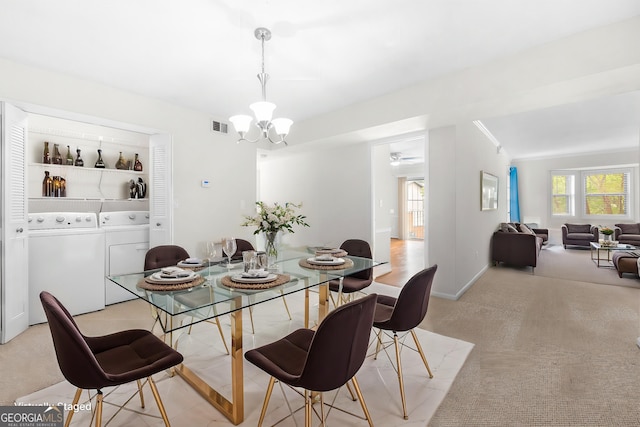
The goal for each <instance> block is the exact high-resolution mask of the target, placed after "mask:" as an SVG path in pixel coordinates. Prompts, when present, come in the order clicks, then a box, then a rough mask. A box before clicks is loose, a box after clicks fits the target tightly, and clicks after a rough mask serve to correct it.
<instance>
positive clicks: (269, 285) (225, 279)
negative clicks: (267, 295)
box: [220, 274, 291, 289]
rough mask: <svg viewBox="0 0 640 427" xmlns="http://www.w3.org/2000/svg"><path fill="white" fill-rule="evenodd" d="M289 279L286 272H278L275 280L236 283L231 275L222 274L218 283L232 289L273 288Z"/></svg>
mask: <svg viewBox="0 0 640 427" xmlns="http://www.w3.org/2000/svg"><path fill="white" fill-rule="evenodd" d="M289 280H291V277H289V275H288V274H278V278H277V279H276V280H273V281H271V282H267V283H238V282H234V281H233V280H232V279H231V276H224V277H223V278H222V279H220V283H222V284H223V285H224V286H226V287H227V288H234V289H269V288H275V287H276V286H280V285H284V284H285V283H287V282H288V281H289Z"/></svg>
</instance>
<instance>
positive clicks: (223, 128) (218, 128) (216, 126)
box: [211, 120, 227, 133]
mask: <svg viewBox="0 0 640 427" xmlns="http://www.w3.org/2000/svg"><path fill="white" fill-rule="evenodd" d="M211 130H212V131H214V132H220V133H227V124H226V123H222V122H216V121H215V120H213V121H212V126H211Z"/></svg>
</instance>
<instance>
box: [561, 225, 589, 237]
mask: <svg viewBox="0 0 640 427" xmlns="http://www.w3.org/2000/svg"><path fill="white" fill-rule="evenodd" d="M566 226H567V232H568V233H591V224H566ZM592 236H593V235H592Z"/></svg>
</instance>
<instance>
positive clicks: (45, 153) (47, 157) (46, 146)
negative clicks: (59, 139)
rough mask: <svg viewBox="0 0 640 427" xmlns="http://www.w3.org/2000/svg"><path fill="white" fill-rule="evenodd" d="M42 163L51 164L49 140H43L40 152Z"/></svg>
mask: <svg viewBox="0 0 640 427" xmlns="http://www.w3.org/2000/svg"><path fill="white" fill-rule="evenodd" d="M42 163H45V164H47V165H50V164H51V154H50V153H49V141H45V142H44V151H43V152H42Z"/></svg>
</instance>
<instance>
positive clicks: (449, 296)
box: [431, 264, 640, 345]
mask: <svg viewBox="0 0 640 427" xmlns="http://www.w3.org/2000/svg"><path fill="white" fill-rule="evenodd" d="M488 269H489V265H488V264H487V265H485V266H484V267H483V268H482V269H481V270H480V271H479V272H477V273H476V275H475V276H473V277H472V278H471V280H469V282H467V284H466V285H464V286H463V287H462V289H460V290H459V291H458V292H457V293H456V294H446V293H442V292H435V291H432V292H431V295H433V296H434V297H438V298H444V299H448V300H452V301H457V300H458V299H460V297H461V296H462V295H463V294H464V293H465V292H467V290H468V289H469V288H470V287H471V286H473V284H474V283H475V282H477V281H478V279H479V278H480V277H481V276H482V275H483V274H484V273H485V271H487V270H488ZM639 345H640V344H639Z"/></svg>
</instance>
